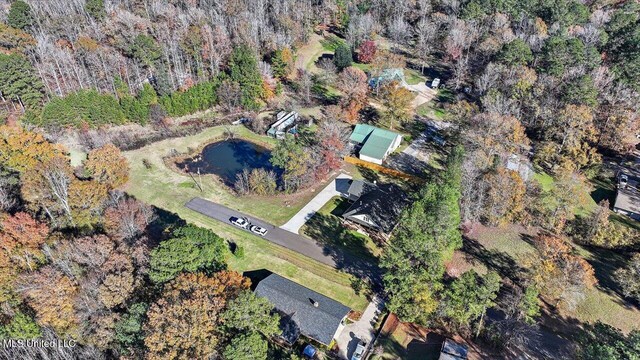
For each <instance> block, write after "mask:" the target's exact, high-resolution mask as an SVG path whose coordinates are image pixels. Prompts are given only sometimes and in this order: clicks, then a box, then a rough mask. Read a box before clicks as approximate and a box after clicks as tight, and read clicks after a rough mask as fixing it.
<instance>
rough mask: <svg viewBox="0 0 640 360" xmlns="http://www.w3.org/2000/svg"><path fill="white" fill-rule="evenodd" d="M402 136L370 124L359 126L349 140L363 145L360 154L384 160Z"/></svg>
mask: <svg viewBox="0 0 640 360" xmlns="http://www.w3.org/2000/svg"><path fill="white" fill-rule="evenodd" d="M398 136H400V134H398V133H396V132H393V131H390V130H385V129H381V128H378V127H375V126H372V125H368V124H357V125H356V127H355V129H353V133H351V137H350V138H349V140H350V141H351V142H354V143H358V144H363V146H362V148H361V149H360V154H362V155H365V156H369V157H372V158H375V159H383V158H384V156H385V154H386V153H387V150H388V149H389V147H390V146H391V145H392V144H393V141H394V140H395V138H396V137H398Z"/></svg>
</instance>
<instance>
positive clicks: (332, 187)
mask: <svg viewBox="0 0 640 360" xmlns="http://www.w3.org/2000/svg"><path fill="white" fill-rule="evenodd" d="M349 180H351V176H349V175H347V174H344V173H341V174H340V175H338V176H337V177H336V178H335V180H334V181H332V182H330V183H329V185H327V186H326V187H325V188H324V189H322V191H320V192H319V193H318V194H317V195H316V196H315V197H314V198H313V199H311V201H309V202H308V203H307V205H305V206H304V207H303V208H302V209H300V211H298V213H297V214H295V215H293V217H292V218H291V219H289V221H287V223H286V224H284V225H282V226H280V228H281V229H284V230H287V231H290V232H292V233H295V234H298V231H300V228H301V227H302V225H304V224H305V223H306V222H307V221H308V220H309V219H311V217H312V216H313V215H314V214H315V213H316V212H317V211H318V210H320V208H322V207H323V206H324V204H326V203H327V201H329V200H331V198H332V197H334V196H346V193H347V190H349Z"/></svg>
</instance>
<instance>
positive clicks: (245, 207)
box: [124, 126, 367, 310]
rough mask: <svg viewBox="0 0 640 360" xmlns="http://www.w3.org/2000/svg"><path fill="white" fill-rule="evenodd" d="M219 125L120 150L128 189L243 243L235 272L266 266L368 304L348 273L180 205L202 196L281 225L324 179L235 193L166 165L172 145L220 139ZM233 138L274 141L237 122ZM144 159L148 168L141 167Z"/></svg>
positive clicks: (360, 305) (179, 147) (181, 147)
mask: <svg viewBox="0 0 640 360" xmlns="http://www.w3.org/2000/svg"><path fill="white" fill-rule="evenodd" d="M226 129H227V128H226V127H224V126H218V127H213V128H209V129H207V130H204V131H202V132H201V133H198V134H196V135H193V136H186V137H182V138H176V139H167V140H163V141H160V142H156V143H153V144H151V145H148V146H146V147H143V148H141V149H138V150H134V151H128V152H125V153H124V155H125V156H126V157H127V159H128V161H129V166H130V175H129V176H130V179H129V182H128V184H127V185H126V189H125V190H126V191H127V193H129V194H131V195H133V196H135V197H136V198H139V199H140V200H143V201H145V202H147V203H149V204H152V205H154V206H157V207H159V208H162V209H164V210H167V211H169V212H172V213H175V214H177V215H178V216H180V217H181V218H183V219H185V220H186V221H187V222H191V223H195V224H197V225H200V226H204V227H207V228H210V229H212V230H213V231H215V232H216V233H218V234H219V235H220V236H223V237H225V238H227V239H230V240H231V241H234V242H236V243H238V244H239V245H241V246H243V247H244V248H245V254H246V255H245V257H244V258H242V259H237V258H235V257H233V256H232V257H230V266H231V268H232V269H234V270H237V271H249V270H260V269H268V270H270V271H273V272H276V273H279V274H282V275H284V276H286V277H290V278H291V279H293V280H294V281H296V282H299V283H302V284H314V289H315V290H316V291H318V292H320V293H323V294H325V295H327V296H329V297H332V298H334V299H336V300H338V301H340V302H342V303H344V304H345V305H347V306H350V307H352V308H353V309H356V310H362V309H364V307H365V306H366V304H367V301H366V299H365V298H364V297H363V296H358V295H356V293H355V292H354V290H353V289H352V288H351V284H352V282H353V281H354V280H355V279H354V277H353V276H350V275H348V274H346V273H343V272H340V271H337V270H335V269H333V268H330V267H328V266H325V265H322V264H320V263H318V262H315V261H313V260H311V259H308V258H306V257H305V256H303V255H300V254H298V253H295V252H292V251H290V250H287V249H285V248H282V247H280V246H277V245H274V244H271V243H269V242H268V241H266V240H263V239H260V238H258V237H256V236H253V235H250V234H247V233H245V232H243V231H241V230H238V229H235V228H232V227H230V226H228V225H225V224H222V223H219V222H217V221H215V220H213V219H210V218H208V217H206V216H204V215H200V214H198V213H196V212H194V211H191V210H189V209H187V208H186V207H184V204H185V203H186V202H187V201H189V200H190V199H192V198H193V197H203V198H206V199H209V200H211V201H214V202H217V203H220V204H223V205H225V206H228V207H231V208H234V209H236V210H239V211H242V212H246V213H248V214H251V215H253V216H256V217H258V218H261V219H264V220H266V221H269V222H272V223H274V224H276V225H281V224H283V223H284V222H286V221H287V220H288V219H289V218H291V217H292V216H293V215H294V214H295V213H296V212H297V211H298V210H300V208H302V206H304V205H305V204H306V203H307V202H308V201H309V200H310V199H311V198H312V197H313V196H314V195H315V193H316V192H318V191H320V190H321V189H322V188H323V187H324V186H325V184H318V186H317V187H316V188H315V189H310V190H308V191H305V192H302V193H300V194H294V195H287V196H276V197H269V198H267V197H253V196H249V197H238V196H236V195H235V194H233V193H232V192H230V191H229V189H228V188H227V187H226V186H225V185H223V184H222V183H221V182H220V181H219V180H217V179H215V178H214V177H213V176H203V177H202V179H201V183H202V187H203V189H204V192H200V191H199V190H198V188H197V187H196V186H194V185H195V183H194V181H193V180H192V179H191V177H190V176H189V175H186V174H182V173H179V172H177V171H174V170H171V169H169V168H168V167H167V166H166V165H165V163H164V161H163V157H165V156H167V155H169V154H170V153H171V152H172V151H173V149H175V150H176V151H178V152H182V153H184V152H187V150H188V148H191V149H196V148H198V147H200V146H202V145H204V144H207V143H210V142H213V141H215V140H217V139H221V138H222V136H223V134H224V132H225V130H226ZM230 129H232V131H233V132H234V134H235V136H236V137H240V138H244V139H247V140H252V141H255V142H258V143H261V144H263V145H266V146H270V145H271V146H272V145H273V143H274V141H275V140H272V139H271V138H268V137H265V136H259V135H256V134H254V133H252V132H250V131H249V130H247V129H246V128H244V127H242V126H234V127H231V128H230ZM143 161H146V162H147V164H148V166H149V168H147V166H145V164H144V163H143Z"/></svg>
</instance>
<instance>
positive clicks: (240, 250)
mask: <svg viewBox="0 0 640 360" xmlns="http://www.w3.org/2000/svg"><path fill="white" fill-rule="evenodd" d="M233 255H234V256H235V257H237V258H238V259H242V258H244V247H242V246H240V245H237V246H236V250H235V251H234V252H233Z"/></svg>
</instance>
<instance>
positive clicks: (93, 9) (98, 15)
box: [84, 0, 107, 20]
mask: <svg viewBox="0 0 640 360" xmlns="http://www.w3.org/2000/svg"><path fill="white" fill-rule="evenodd" d="M84 9H85V11H86V12H87V13H88V14H89V15H91V16H93V17H94V18H95V19H97V20H102V19H103V18H104V17H105V15H107V12H106V11H105V9H104V0H87V2H86V3H85V4H84Z"/></svg>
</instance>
